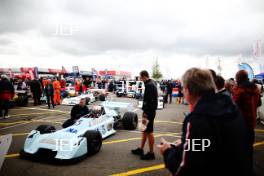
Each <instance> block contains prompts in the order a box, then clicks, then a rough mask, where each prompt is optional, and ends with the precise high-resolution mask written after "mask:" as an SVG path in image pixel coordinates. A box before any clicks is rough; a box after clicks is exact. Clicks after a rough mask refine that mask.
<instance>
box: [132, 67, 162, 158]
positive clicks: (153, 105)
mask: <svg viewBox="0 0 264 176" xmlns="http://www.w3.org/2000/svg"><path fill="white" fill-rule="evenodd" d="M140 79H141V81H143V82H144V84H145V92H144V99H143V107H142V110H143V117H142V123H143V124H144V125H146V126H147V128H146V130H145V131H143V132H142V139H141V146H140V147H139V148H137V149H135V150H132V154H134V155H139V156H141V159H142V160H153V159H155V155H154V149H153V148H154V136H153V125H154V118H155V116H156V110H157V105H158V91H157V87H156V85H155V82H154V81H153V80H151V79H150V78H149V74H148V72H147V71H145V70H143V71H141V72H140ZM147 139H148V141H149V152H148V153H147V154H145V155H144V150H143V149H144V146H145V143H146V141H147Z"/></svg>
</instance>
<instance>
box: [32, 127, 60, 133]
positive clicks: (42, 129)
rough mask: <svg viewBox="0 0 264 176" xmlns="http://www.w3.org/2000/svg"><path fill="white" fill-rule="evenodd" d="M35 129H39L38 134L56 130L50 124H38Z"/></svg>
mask: <svg viewBox="0 0 264 176" xmlns="http://www.w3.org/2000/svg"><path fill="white" fill-rule="evenodd" d="M36 130H37V131H39V132H40V134H47V133H52V132H54V131H56V128H55V127H54V126H52V125H39V126H38V127H37V128H36Z"/></svg>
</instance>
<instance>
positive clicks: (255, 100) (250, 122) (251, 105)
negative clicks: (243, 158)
mask: <svg viewBox="0 0 264 176" xmlns="http://www.w3.org/2000/svg"><path fill="white" fill-rule="evenodd" d="M236 82H237V85H236V86H235V87H234V89H233V94H232V95H233V101H234V102H235V103H236V104H237V106H238V108H239V110H240V112H241V113H242V116H243V118H244V121H245V123H246V128H247V135H248V138H247V139H248V140H247V144H248V148H249V149H250V150H249V152H250V156H251V164H252V165H253V144H254V141H255V131H254V129H255V127H256V118H257V107H258V106H260V102H261V100H260V92H259V89H258V87H257V86H256V85H255V84H254V83H253V82H250V81H249V79H248V73H247V72H246V71H245V70H240V71H238V72H237V74H236Z"/></svg>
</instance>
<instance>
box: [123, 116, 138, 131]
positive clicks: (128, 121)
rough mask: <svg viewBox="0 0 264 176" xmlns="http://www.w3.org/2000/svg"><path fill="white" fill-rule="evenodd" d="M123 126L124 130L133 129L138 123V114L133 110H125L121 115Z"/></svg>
mask: <svg viewBox="0 0 264 176" xmlns="http://www.w3.org/2000/svg"><path fill="white" fill-rule="evenodd" d="M122 123H123V127H124V128H125V129H126V130H135V129H136V128H137V124H138V116H137V114H136V113H134V112H126V113H125V114H124V116H123V120H122Z"/></svg>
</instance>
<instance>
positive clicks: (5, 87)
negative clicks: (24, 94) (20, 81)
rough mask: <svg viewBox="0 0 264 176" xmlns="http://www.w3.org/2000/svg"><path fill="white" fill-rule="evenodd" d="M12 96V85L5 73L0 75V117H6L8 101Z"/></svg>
mask: <svg viewBox="0 0 264 176" xmlns="http://www.w3.org/2000/svg"><path fill="white" fill-rule="evenodd" d="M13 97H14V86H13V85H12V83H11V82H10V81H9V80H8V78H7V76H6V75H2V76H1V81H0V110H1V111H0V112H1V113H0V117H4V118H8V117H9V116H8V107H9V101H10V100H12V99H13Z"/></svg>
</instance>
